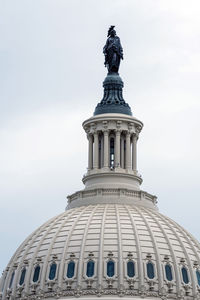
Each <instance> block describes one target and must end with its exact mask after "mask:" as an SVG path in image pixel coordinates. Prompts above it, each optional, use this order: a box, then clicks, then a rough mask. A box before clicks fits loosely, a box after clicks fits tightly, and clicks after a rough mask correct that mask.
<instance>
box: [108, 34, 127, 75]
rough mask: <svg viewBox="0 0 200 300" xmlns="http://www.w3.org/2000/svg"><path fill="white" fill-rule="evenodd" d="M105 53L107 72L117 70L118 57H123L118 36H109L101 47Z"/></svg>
mask: <svg viewBox="0 0 200 300" xmlns="http://www.w3.org/2000/svg"><path fill="white" fill-rule="evenodd" d="M103 53H104V54H105V65H106V66H107V67H108V71H109V72H118V70H119V65H120V59H122V58H123V49H122V46H121V43H120V38H119V37H118V36H114V37H109V38H108V39H107V41H106V45H105V46H104V48H103Z"/></svg>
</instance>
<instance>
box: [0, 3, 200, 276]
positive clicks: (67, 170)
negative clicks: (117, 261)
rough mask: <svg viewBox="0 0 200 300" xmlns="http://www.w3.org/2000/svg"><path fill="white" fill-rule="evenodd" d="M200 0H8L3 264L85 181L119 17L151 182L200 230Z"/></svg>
mask: <svg viewBox="0 0 200 300" xmlns="http://www.w3.org/2000/svg"><path fill="white" fill-rule="evenodd" d="M199 15H200V1H199V0H190V1H189V0H188V1H185V0H181V1H180V0H106V1H105V0H101V1H97V0H96V1H95V0H32V1H31V0H18V1H16V0H10V1H7V0H1V1H0V241H1V247H0V257H1V258H0V272H1V271H2V270H3V269H4V268H5V267H6V265H7V263H8V261H9V259H10V258H11V256H12V254H13V253H14V251H15V250H16V248H17V247H18V246H19V244H20V243H21V242H22V241H23V240H24V239H25V238H26V236H27V235H29V234H30V233H31V232H32V231H33V230H34V229H36V228H37V227H38V226H40V225H41V224H42V223H44V222H45V221H46V220H47V219H49V218H50V217H53V216H54V215H56V214H59V213H61V212H62V211H64V208H65V206H66V198H65V197H66V195H68V194H70V193H73V192H75V191H76V190H79V189H81V188H83V185H82V183H81V178H82V175H83V174H84V173H85V170H86V166H87V140H86V137H85V134H84V131H83V130H82V128H81V124H82V122H83V121H84V120H85V119H86V118H88V117H90V116H91V115H92V113H93V111H94V108H95V106H96V104H97V102H99V101H100V100H101V97H102V93H103V90H102V81H103V79H104V77H105V75H106V69H105V68H104V66H103V61H104V58H103V54H102V47H103V45H104V43H105V41H106V34H107V29H108V27H109V26H110V25H116V30H117V34H118V35H119V36H120V38H121V42H122V45H123V48H124V58H125V59H124V61H123V62H122V64H121V68H120V75H121V77H122V78H123V80H124V83H125V87H124V97H125V100H126V101H127V102H128V103H129V104H130V105H131V107H132V111H133V114H134V116H135V117H137V118H138V119H140V120H141V121H143V122H144V129H143V131H142V133H141V136H140V140H139V144H138V155H139V157H138V160H139V161H138V168H139V171H140V173H141V174H142V176H143V179H144V183H143V185H142V189H143V190H146V191H148V192H150V193H153V194H156V195H157V196H158V200H159V208H160V211H161V212H162V213H164V214H165V215H168V216H169V217H171V218H173V219H174V220H175V221H177V222H178V223H180V224H181V225H182V226H184V227H185V228H186V229H187V230H189V231H190V232H191V233H192V234H193V235H194V236H195V237H196V238H197V239H199V240H200V227H199V223H198V221H199V211H200V186H199V178H200V141H199V140H200V137H199V136H200V135H199V130H200V83H199V82H200V18H199Z"/></svg>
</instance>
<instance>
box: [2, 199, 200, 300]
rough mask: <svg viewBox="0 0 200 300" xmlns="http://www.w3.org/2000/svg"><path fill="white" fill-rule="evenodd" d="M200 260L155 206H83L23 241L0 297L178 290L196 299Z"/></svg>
mask: <svg viewBox="0 0 200 300" xmlns="http://www.w3.org/2000/svg"><path fill="white" fill-rule="evenodd" d="M69 262H72V263H71V270H69ZM88 262H92V263H90V264H89V265H87V264H88ZM128 263H129V264H128ZM199 264H200V245H199V243H198V242H197V241H196V240H195V239H194V238H193V237H192V236H191V235H190V234H189V233H188V232H187V231H185V230H184V229H183V228H182V227H181V226H179V225H177V224H176V223H175V222H174V221H172V220H171V219H169V218H167V217H165V216H163V215H162V214H160V213H159V212H157V211H156V210H154V209H150V208H145V207H139V206H136V205H125V204H124V205H123V204H97V205H88V206H82V207H78V208H73V209H69V210H67V211H65V212H64V213H62V214H60V215H59V216H57V217H55V218H53V219H51V220H49V221H48V222H47V223H45V224H44V225H42V226H41V227H39V228H38V229H37V230H36V231H35V232H34V233H33V234H31V235H30V236H29V237H28V238H27V239H26V240H25V241H24V243H23V244H22V245H21V246H20V247H19V249H18V250H17V251H16V253H15V254H14V256H13V257H12V259H11V261H10V263H9V265H8V267H7V268H6V270H5V272H4V274H3V277H2V283H3V285H4V288H3V290H4V292H3V297H2V298H3V299H8V298H9V297H8V298H6V296H8V295H11V294H12V296H13V297H14V299H43V298H48V299H58V298H65V297H70V296H84V295H93V298H94V297H96V296H100V295H102V296H103V295H104V296H106V295H110V296H111V295H113V296H114V295H119V296H124V297H128V296H132V298H133V297H134V296H135V297H136V298H137V296H138V297H141V296H142V297H146V296H147V297H148V296H149V297H153V298H151V299H154V298H157V297H159V298H160V297H161V298H162V299H165V297H166V295H167V294H168V299H175V298H176V299H177V298H178V297H179V299H184V295H186V298H185V299H199V298H194V297H198V296H197V294H198V286H199V285H198V280H197V275H198V274H197V273H198V272H197V271H198V267H199ZM53 265H54V268H53V267H52V270H51V278H52V280H50V279H49V273H50V268H51V266H53ZM37 267H39V268H38V274H36V277H35V278H34V279H33V277H34V276H35V275H34V272H35V270H36V268H37ZM24 270H26V271H24ZM23 271H24V273H25V274H24V275H25V276H24V283H23V280H21V279H23V276H22V273H23ZM70 272H71V273H70ZM36 273H37V272H36ZM13 274H14V275H13ZM87 275H88V276H87ZM111 275H113V276H111ZM128 275H129V276H128ZM54 276H55V278H53V277H54ZM67 276H68V277H67ZM12 277H13V278H12ZM37 277H38V280H35V279H37ZM12 279H13V280H12ZM20 280H21V285H19V283H20ZM187 280H188V283H187ZM11 281H13V282H12V283H11ZM33 281H35V282H33ZM184 281H185V282H184ZM9 285H10V288H9Z"/></svg>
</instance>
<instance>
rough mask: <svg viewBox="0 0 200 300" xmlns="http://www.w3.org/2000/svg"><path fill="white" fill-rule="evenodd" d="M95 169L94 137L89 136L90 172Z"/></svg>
mask: <svg viewBox="0 0 200 300" xmlns="http://www.w3.org/2000/svg"><path fill="white" fill-rule="evenodd" d="M92 168H93V136H92V134H88V170H91V169H92Z"/></svg>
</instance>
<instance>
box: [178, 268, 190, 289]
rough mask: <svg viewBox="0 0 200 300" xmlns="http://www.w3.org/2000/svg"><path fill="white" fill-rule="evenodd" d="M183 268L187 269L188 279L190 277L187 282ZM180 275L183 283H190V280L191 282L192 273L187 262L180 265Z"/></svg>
mask: <svg viewBox="0 0 200 300" xmlns="http://www.w3.org/2000/svg"><path fill="white" fill-rule="evenodd" d="M183 269H185V270H186V275H187V279H188V280H187V282H185V280H184V275H183ZM180 276H181V281H182V284H183V285H184V286H188V285H190V282H191V280H190V273H189V269H188V267H187V266H186V265H185V264H182V265H181V266H180Z"/></svg>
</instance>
